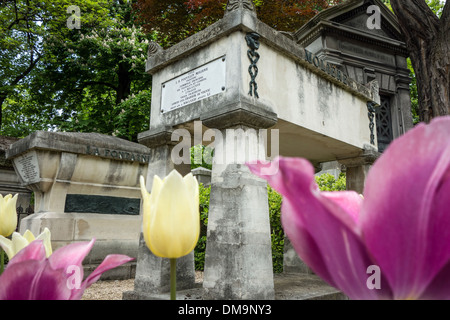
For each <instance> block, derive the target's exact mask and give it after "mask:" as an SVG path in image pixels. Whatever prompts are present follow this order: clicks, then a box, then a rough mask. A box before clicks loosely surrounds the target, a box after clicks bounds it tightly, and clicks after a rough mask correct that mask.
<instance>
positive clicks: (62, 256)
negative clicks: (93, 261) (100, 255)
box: [49, 239, 95, 272]
mask: <svg viewBox="0 0 450 320" xmlns="http://www.w3.org/2000/svg"><path fill="white" fill-rule="evenodd" d="M94 242H95V239H92V240H91V241H89V242H77V243H71V244H68V245H66V246H64V247H61V248H59V249H58V250H56V251H55V252H53V254H52V255H51V256H50V258H49V262H50V265H51V267H52V268H53V269H55V270H58V269H63V270H64V272H65V270H66V269H67V267H68V266H81V264H82V262H83V260H84V258H85V257H86V256H87V255H88V253H89V252H90V251H91V249H92V246H93V245H94Z"/></svg>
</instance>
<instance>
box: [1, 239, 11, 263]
mask: <svg viewBox="0 0 450 320" xmlns="http://www.w3.org/2000/svg"><path fill="white" fill-rule="evenodd" d="M0 247H2V249H3V250H4V251H5V252H6V255H7V256H8V258H9V260H11V259H12V257H13V256H14V251H13V248H12V241H11V240H9V239H8V238H5V237H4V236H1V235H0Z"/></svg>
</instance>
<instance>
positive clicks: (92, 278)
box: [70, 254, 134, 300]
mask: <svg viewBox="0 0 450 320" xmlns="http://www.w3.org/2000/svg"><path fill="white" fill-rule="evenodd" d="M131 260H134V258H130V257H128V256H126V255H121V254H110V255H108V256H106V258H105V259H104V260H103V262H102V263H101V264H100V265H99V266H98V267H97V268H95V270H94V271H92V273H91V274H90V275H89V276H88V277H87V278H86V280H84V281H83V283H82V284H81V287H80V289H73V290H72V296H71V298H70V299H71V300H78V299H81V297H82V295H83V293H84V290H86V289H87V288H89V287H90V286H91V284H93V283H95V282H96V281H98V280H99V279H100V277H101V275H102V274H103V273H104V272H106V271H108V270H111V269H114V268H116V267H118V266H121V265H122V264H124V263H127V262H129V261H131Z"/></svg>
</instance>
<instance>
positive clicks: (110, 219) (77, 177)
mask: <svg viewBox="0 0 450 320" xmlns="http://www.w3.org/2000/svg"><path fill="white" fill-rule="evenodd" d="M150 154H151V152H150V149H148V148H147V147H145V146H143V145H140V144H137V143H133V142H129V141H125V140H123V139H119V138H115V137H110V136H106V135H100V134H96V133H91V134H89V133H61V132H58V133H56V132H35V133H33V134H32V135H30V136H28V137H26V138H24V139H22V140H20V141H17V142H16V143H14V144H13V145H11V147H10V149H9V150H8V151H7V156H8V158H9V159H11V160H12V162H13V164H14V167H15V170H16V172H17V173H18V176H19V178H20V181H21V184H22V185H24V186H27V187H28V188H30V189H32V190H33V191H34V192H35V211H36V213H35V214H33V215H30V216H28V217H27V218H25V219H23V220H22V221H21V225H20V232H21V233H23V232H25V230H26V229H29V230H31V231H32V232H33V233H34V234H35V235H38V234H40V233H41V232H42V231H43V230H44V228H46V227H47V228H49V229H50V232H51V233H52V246H53V249H54V250H56V249H57V248H59V247H61V246H64V245H66V244H69V243H72V242H77V241H90V240H91V239H93V238H95V239H96V243H95V245H94V247H93V249H92V251H91V253H90V254H89V256H88V257H87V258H86V263H88V264H92V265H95V264H99V263H100V262H101V261H102V260H103V259H104V258H105V257H106V256H107V255H108V254H113V253H116V254H126V255H129V256H131V257H136V256H137V250H138V244H139V231H140V229H141V216H140V197H141V193H140V188H139V177H140V175H144V176H146V175H147V170H148V168H147V165H148V161H149V159H150ZM133 265H135V262H134V263H130V264H129V265H128V266H127V267H123V268H120V269H118V270H117V272H114V273H110V276H111V277H114V276H117V277H119V278H123V277H129V276H131V275H132V271H131V270H134V269H133V267H132V266H133ZM120 270H121V271H120ZM121 272H123V274H122V275H120V273H121ZM133 275H134V274H133Z"/></svg>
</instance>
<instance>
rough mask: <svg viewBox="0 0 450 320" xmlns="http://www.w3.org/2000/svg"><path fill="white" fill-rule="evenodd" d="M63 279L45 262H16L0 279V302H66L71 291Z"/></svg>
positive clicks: (62, 276) (63, 277)
mask: <svg viewBox="0 0 450 320" xmlns="http://www.w3.org/2000/svg"><path fill="white" fill-rule="evenodd" d="M65 279H66V277H65V275H64V273H62V272H61V271H57V270H53V269H51V268H50V267H49V265H48V261H47V260H42V261H38V260H28V261H22V262H19V263H17V262H16V263H15V264H14V267H13V268H11V267H10V268H7V269H6V270H5V271H4V273H3V274H2V276H1V277H0V300H67V299H68V298H69V297H70V294H71V290H69V288H68V287H67V285H66V281H65Z"/></svg>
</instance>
